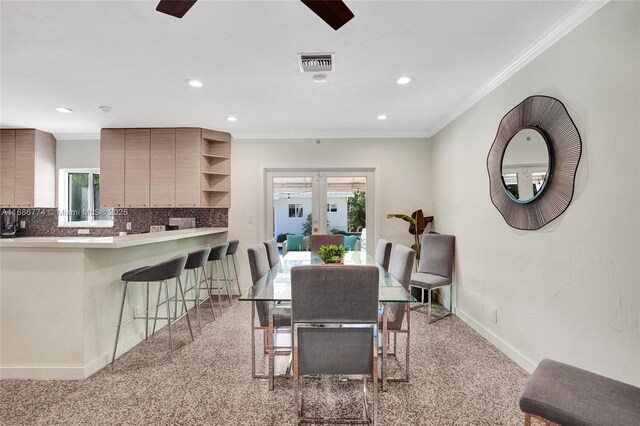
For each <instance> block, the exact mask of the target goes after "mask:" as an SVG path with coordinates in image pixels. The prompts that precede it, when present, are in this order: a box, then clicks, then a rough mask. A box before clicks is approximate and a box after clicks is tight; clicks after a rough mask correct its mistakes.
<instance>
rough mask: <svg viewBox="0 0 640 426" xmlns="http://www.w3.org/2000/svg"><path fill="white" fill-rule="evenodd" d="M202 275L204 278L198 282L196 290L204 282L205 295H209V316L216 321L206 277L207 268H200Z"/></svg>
mask: <svg viewBox="0 0 640 426" xmlns="http://www.w3.org/2000/svg"><path fill="white" fill-rule="evenodd" d="M202 275H203V276H204V280H200V282H199V283H198V289H200V288H202V287H201V286H202V282H203V281H204V283H205V286H206V291H207V294H208V295H209V306H211V315H213V319H216V314H215V312H214V308H213V296H212V295H211V289H210V288H209V278H208V277H207V268H205V267H204V266H203V267H202ZM198 291H200V290H198Z"/></svg>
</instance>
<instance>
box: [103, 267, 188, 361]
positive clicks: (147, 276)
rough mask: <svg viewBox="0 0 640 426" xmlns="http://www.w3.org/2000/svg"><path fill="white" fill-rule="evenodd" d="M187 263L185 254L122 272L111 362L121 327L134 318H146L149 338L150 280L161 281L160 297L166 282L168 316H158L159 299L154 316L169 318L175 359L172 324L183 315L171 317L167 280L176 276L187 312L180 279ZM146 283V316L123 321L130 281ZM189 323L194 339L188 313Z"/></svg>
mask: <svg viewBox="0 0 640 426" xmlns="http://www.w3.org/2000/svg"><path fill="white" fill-rule="evenodd" d="M186 263H187V255H183V256H177V257H174V258H171V259H169V260H166V261H164V262H160V263H157V264H155V265H151V266H143V267H140V268H135V269H132V270H130V271H127V272H125V273H124V274H122V276H121V278H120V279H121V280H122V281H123V282H124V290H123V292H122V303H121V304H120V316H119V319H118V328H117V331H116V342H115V344H114V347H113V358H112V360H111V363H112V364H113V362H114V361H115V359H116V353H117V350H118V339H119V338H120V329H121V328H122V326H123V325H126V324H128V323H129V322H131V321H134V320H139V319H144V320H145V339H147V338H148V331H149V322H148V321H149V319H151V318H152V317H150V316H149V283H150V282H159V283H160V285H159V290H158V291H159V293H158V298H159V296H160V291H161V289H162V285H163V284H164V291H165V301H164V302H163V304H166V308H167V316H166V318H159V317H158V308H159V306H160V303H159V300H158V303H156V312H155V317H153V318H154V319H165V320H167V324H168V328H169V356H170V357H171V359H173V344H172V334H171V325H172V324H173V323H175V322H176V321H177V320H178V319H180V318H182V316H180V317H177V315H176V317H175V318H172V317H171V308H170V303H169V302H170V298H169V287H168V284H167V280H170V279H173V278H175V279H176V281H177V287H178V290H179V291H180V294H181V295H182V304H183V308H184V309H185V314H186V303H185V300H184V292H183V288H182V282H181V281H180V275H181V274H182V271H183V270H184V267H185V265H186ZM141 282H143V283H146V294H147V297H146V310H145V312H144V316H141V317H138V316H135V315H134V316H133V318H131V319H130V320H128V321H126V322H124V323H123V322H122V314H123V311H124V305H125V302H126V298H127V288H128V287H129V283H141ZM177 297H178V295H177V294H176V299H177ZM187 324H188V326H189V333H190V334H191V339H192V340H193V331H192V330H191V321H190V320H189V315H187Z"/></svg>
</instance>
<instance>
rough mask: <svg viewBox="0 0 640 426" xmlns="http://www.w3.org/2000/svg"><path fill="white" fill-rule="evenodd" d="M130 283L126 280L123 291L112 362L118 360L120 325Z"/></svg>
mask: <svg viewBox="0 0 640 426" xmlns="http://www.w3.org/2000/svg"><path fill="white" fill-rule="evenodd" d="M128 285H129V283H128V282H127V281H125V283H124V290H123V291H122V302H121V303H120V316H119V317H118V329H117V330H116V343H115V345H114V346H113V358H111V364H113V361H115V360H116V351H117V350H118V339H119V338H120V327H121V326H122V311H124V301H125V299H126V298H127V286H128Z"/></svg>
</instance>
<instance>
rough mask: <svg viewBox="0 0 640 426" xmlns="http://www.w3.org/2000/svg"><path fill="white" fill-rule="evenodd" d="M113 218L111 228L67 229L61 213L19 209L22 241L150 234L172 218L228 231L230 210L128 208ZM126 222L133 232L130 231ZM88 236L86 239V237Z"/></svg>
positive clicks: (46, 210)
mask: <svg viewBox="0 0 640 426" xmlns="http://www.w3.org/2000/svg"><path fill="white" fill-rule="evenodd" d="M121 210H122V211H121V212H119V213H121V214H116V215H114V217H113V227H112V228H68V227H58V209H18V214H19V216H20V220H21V221H25V225H26V226H25V229H21V230H20V231H19V232H20V233H19V236H21V237H77V236H78V229H88V230H89V236H92V237H111V236H115V235H118V234H119V233H120V232H127V233H128V234H140V233H143V232H149V228H150V227H151V225H169V218H170V217H193V218H195V219H196V227H197V228H226V227H228V224H229V211H228V209H211V208H191V209H188V208H180V209H170V208H166V209H153V208H141V209H137V208H127V209H121ZM127 222H130V223H131V230H127ZM85 236H86V235H85Z"/></svg>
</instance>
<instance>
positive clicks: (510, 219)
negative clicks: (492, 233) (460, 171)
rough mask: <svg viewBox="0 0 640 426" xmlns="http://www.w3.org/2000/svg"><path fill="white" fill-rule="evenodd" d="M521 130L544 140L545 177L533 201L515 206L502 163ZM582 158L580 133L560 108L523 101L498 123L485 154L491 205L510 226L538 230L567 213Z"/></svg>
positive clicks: (545, 99)
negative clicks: (547, 157)
mask: <svg viewBox="0 0 640 426" xmlns="http://www.w3.org/2000/svg"><path fill="white" fill-rule="evenodd" d="M526 128H530V129H535V130H537V131H538V132H539V133H540V134H541V135H542V136H543V138H544V139H545V142H546V143H547V149H548V151H549V171H548V172H547V173H548V175H547V178H546V179H545V183H544V184H543V186H542V188H541V189H540V191H538V193H537V194H536V196H535V197H533V198H531V199H529V200H525V201H520V200H516V199H515V198H513V196H512V195H511V194H509V193H508V191H507V189H506V187H505V185H504V181H503V178H502V159H503V157H504V153H505V151H506V149H507V145H509V142H511V139H512V138H513V137H514V136H515V135H516V134H517V133H518V132H519V131H520V130H522V129H526ZM581 155H582V140H581V138H580V132H578V128H577V127H576V125H575V123H574V122H573V120H572V119H571V117H570V116H569V113H568V112H567V109H566V108H565V106H564V105H563V104H562V102H560V101H559V100H557V99H555V98H552V97H550V96H543V95H535V96H530V97H528V98H526V99H525V100H524V101H522V102H521V103H519V104H518V105H516V106H515V107H514V108H513V109H511V111H509V112H508V113H507V114H506V115H505V116H504V117H503V118H502V120H501V121H500V124H499V126H498V131H497V133H496V138H495V140H494V141H493V144H492V145H491V149H490V150H489V154H488V156H487V171H488V173H489V193H490V196H491V202H492V203H493V205H494V206H495V207H496V208H497V209H498V211H499V212H500V213H501V214H502V217H503V218H504V220H505V221H506V222H507V224H509V226H511V227H513V228H516V229H522V230H527V231H532V230H536V229H540V228H542V227H543V226H545V225H547V224H548V223H550V222H551V221H553V220H554V219H556V218H557V217H558V216H560V215H561V214H562V213H564V211H565V210H566V209H567V207H569V204H570V203H571V200H572V199H573V192H574V185H575V177H576V172H577V171H578V164H579V163H580V157H581Z"/></svg>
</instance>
